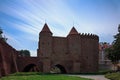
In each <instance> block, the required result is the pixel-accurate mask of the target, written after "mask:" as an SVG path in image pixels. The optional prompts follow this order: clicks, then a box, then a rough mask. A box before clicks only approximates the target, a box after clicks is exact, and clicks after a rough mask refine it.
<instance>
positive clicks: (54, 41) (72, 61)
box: [37, 23, 99, 73]
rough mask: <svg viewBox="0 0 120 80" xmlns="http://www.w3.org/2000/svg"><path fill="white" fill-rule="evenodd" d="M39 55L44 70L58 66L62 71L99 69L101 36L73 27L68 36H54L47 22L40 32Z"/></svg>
mask: <svg viewBox="0 0 120 80" xmlns="http://www.w3.org/2000/svg"><path fill="white" fill-rule="evenodd" d="M38 44H39V45H38V52H37V55H38V57H39V59H40V62H42V63H43V67H42V68H43V69H42V71H43V72H49V71H50V70H51V67H58V68H60V69H61V70H62V73H80V72H96V71H98V60H99V59H98V54H99V49H98V47H99V38H98V36H97V35H93V34H81V33H78V32H77V30H76V29H75V28H74V27H73V28H72V29H71V31H70V32H69V34H68V35H67V37H56V36H52V32H51V31H50V29H49V27H48V25H47V24H46V23H45V25H44V27H43V29H42V30H41V32H40V34H39V43H38Z"/></svg>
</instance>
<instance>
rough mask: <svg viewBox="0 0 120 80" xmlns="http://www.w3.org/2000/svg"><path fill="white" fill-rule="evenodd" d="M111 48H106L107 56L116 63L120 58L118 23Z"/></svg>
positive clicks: (119, 29)
mask: <svg viewBox="0 0 120 80" xmlns="http://www.w3.org/2000/svg"><path fill="white" fill-rule="evenodd" d="M114 38H115V40H114V41H113V45H112V48H108V49H107V50H106V52H107V57H108V59H110V60H111V61H112V63H113V64H117V63H118V61H119V60H120V25H119V27H118V34H116V35H115V36H114Z"/></svg>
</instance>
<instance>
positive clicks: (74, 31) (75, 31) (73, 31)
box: [68, 26, 78, 35]
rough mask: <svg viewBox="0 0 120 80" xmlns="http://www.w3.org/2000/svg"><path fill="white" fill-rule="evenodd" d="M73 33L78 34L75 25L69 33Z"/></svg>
mask: <svg viewBox="0 0 120 80" xmlns="http://www.w3.org/2000/svg"><path fill="white" fill-rule="evenodd" d="M73 34H78V32H77V30H76V29H75V27H74V26H73V28H72V29H71V31H70V32H69V34H68V35H73Z"/></svg>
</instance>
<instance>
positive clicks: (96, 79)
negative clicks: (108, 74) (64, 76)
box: [71, 75, 109, 80]
mask: <svg viewBox="0 0 120 80" xmlns="http://www.w3.org/2000/svg"><path fill="white" fill-rule="evenodd" d="M71 76H77V77H84V78H90V79H93V80H109V79H107V78H105V77H104V75H71Z"/></svg>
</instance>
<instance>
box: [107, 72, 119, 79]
mask: <svg viewBox="0 0 120 80" xmlns="http://www.w3.org/2000/svg"><path fill="white" fill-rule="evenodd" d="M105 77H106V78H108V79H111V80H120V72H116V73H108V74H106V75H105Z"/></svg>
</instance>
